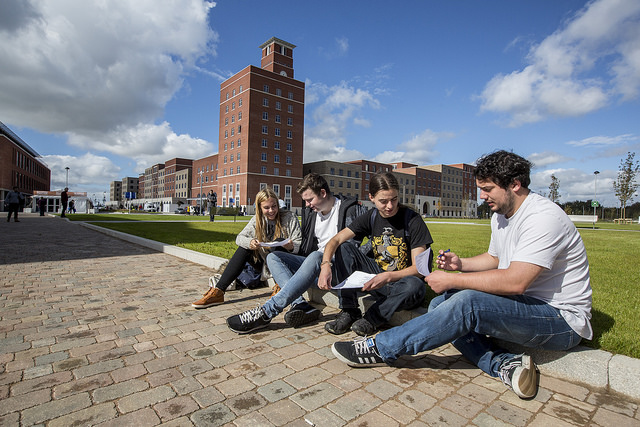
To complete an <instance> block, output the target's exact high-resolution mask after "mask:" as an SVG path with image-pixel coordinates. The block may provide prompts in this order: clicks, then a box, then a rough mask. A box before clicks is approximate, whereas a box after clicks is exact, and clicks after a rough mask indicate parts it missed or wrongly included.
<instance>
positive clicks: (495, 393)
mask: <svg viewBox="0 0 640 427" xmlns="http://www.w3.org/2000/svg"><path fill="white" fill-rule="evenodd" d="M0 227H1V228H0V236H2V237H1V241H0V284H1V286H0V425H2V426H4V425H7V426H14V425H15V426H17V425H24V426H26V425H38V424H39V425H47V426H70V425H83V426H84V425H100V426H108V425H113V426H123V425H136V426H153V425H159V424H163V425H175V426H189V425H195V426H216V425H237V426H251V425H255V426H283V425H291V426H308V425H309V423H313V424H315V425H316V426H343V425H348V426H364V425H376V426H379V425H382V426H397V425H410V426H427V425H445V424H446V425H460V426H462V425H478V426H501V425H516V426H549V425H554V426H575V425H594V426H613V425H615V426H633V425H640V411H639V410H638V403H639V402H636V401H633V400H630V399H629V398H625V397H623V396H620V395H615V394H613V393H610V392H608V391H606V390H601V389H595V388H593V387H591V386H589V385H585V384H573V383H570V382H567V381H564V380H558V379H555V378H551V377H542V378H541V381H540V391H539V393H538V395H537V397H536V398H535V399H533V400H530V401H524V400H520V399H518V398H517V397H516V396H515V395H514V394H513V393H512V392H511V391H508V390H507V389H506V388H505V387H504V386H503V385H502V383H501V382H500V381H499V380H496V379H494V378H490V377H488V376H486V375H484V374H483V373H482V372H480V371H479V370H478V369H477V368H475V367H474V366H471V365H470V364H468V363H467V362H466V361H465V359H464V358H462V357H461V356H460V355H459V354H458V353H457V351H456V350H455V349H454V348H453V347H451V346H445V347H442V348H439V349H437V350H435V351H431V352H428V353H425V354H422V355H420V356H417V357H410V358H403V359H402V361H401V364H402V367H400V368H394V367H379V368H374V369H352V368H349V367H347V366H346V365H344V364H343V363H341V362H339V361H337V360H336V359H335V357H334V356H333V355H332V353H331V349H330V346H331V343H332V342H333V341H334V340H335V337H333V336H330V335H328V334H327V333H326V332H325V331H324V329H323V324H324V322H325V321H326V320H328V319H332V318H333V317H334V316H335V315H336V311H335V310H333V309H329V308H325V309H324V310H323V317H322V318H321V321H320V322H319V323H317V324H315V325H311V326H308V327H304V328H300V329H290V328H287V327H285V324H284V321H283V319H282V317H279V318H277V319H276V320H274V321H273V322H272V324H271V325H270V326H269V327H268V329H265V330H261V331H259V332H257V333H254V334H250V335H244V336H241V335H237V334H235V333H233V332H230V331H229V330H228V329H227V327H226V325H225V318H226V317H227V316H229V315H232V314H235V313H238V312H240V311H243V310H246V309H249V308H251V307H254V306H256V305H257V304H259V303H261V302H263V301H264V300H265V299H266V298H267V296H268V292H267V291H266V290H264V289H263V290H254V291H246V290H245V291H234V292H229V293H228V296H229V299H230V302H229V303H227V304H225V305H222V306H218V307H213V308H210V309H207V310H194V309H192V308H191V306H190V303H191V302H192V301H193V300H195V299H197V298H198V297H199V296H200V295H201V294H202V293H203V292H204V290H205V288H206V286H207V277H208V276H209V274H210V272H209V271H207V269H206V268H204V267H202V266H200V265H196V264H192V263H189V262H186V261H183V260H180V259H178V258H174V257H172V256H169V255H165V254H161V253H157V252H153V251H151V250H149V249H146V248H142V247H139V246H136V245H133V244H130V243H125V242H122V241H120V240H117V239H114V238H110V237H107V236H104V235H102V234H100V233H96V232H94V231H92V230H88V229H86V228H84V227H81V226H79V225H78V224H73V223H68V222H66V221H63V220H60V219H58V218H50V217H38V216H32V215H28V214H26V215H22V216H21V222H20V223H17V224H16V223H13V222H11V223H6V222H4V221H2V222H1V223H0ZM231 238H232V237H231ZM351 337H352V335H347V336H345V338H351Z"/></svg>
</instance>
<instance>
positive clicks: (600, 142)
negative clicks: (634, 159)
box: [567, 134, 640, 147]
mask: <svg viewBox="0 0 640 427" xmlns="http://www.w3.org/2000/svg"><path fill="white" fill-rule="evenodd" d="M638 139H640V138H638V137H637V136H635V135H632V134H624V135H618V136H603V135H599V136H592V137H589V138H585V139H582V140H580V141H569V142H567V144H568V145H573V146H574V147H585V146H609V145H620V144H627V143H633V142H636V141H638Z"/></svg>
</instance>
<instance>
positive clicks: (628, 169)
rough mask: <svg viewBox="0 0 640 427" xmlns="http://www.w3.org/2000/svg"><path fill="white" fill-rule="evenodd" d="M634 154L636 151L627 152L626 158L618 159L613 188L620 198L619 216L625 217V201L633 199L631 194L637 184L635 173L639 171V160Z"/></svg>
mask: <svg viewBox="0 0 640 427" xmlns="http://www.w3.org/2000/svg"><path fill="white" fill-rule="evenodd" d="M635 156H636V153H632V152H630V151H629V152H627V158H626V159H625V160H621V161H620V168H619V170H620V172H618V178H617V179H616V180H615V181H613V190H614V191H615V193H616V197H617V198H618V200H620V208H622V215H621V216H620V217H621V218H626V216H625V214H626V212H625V209H626V207H627V203H628V202H630V201H633V196H634V194H635V192H636V190H637V189H638V185H639V184H638V183H636V175H637V174H638V171H640V162H638V161H637V160H634V158H635Z"/></svg>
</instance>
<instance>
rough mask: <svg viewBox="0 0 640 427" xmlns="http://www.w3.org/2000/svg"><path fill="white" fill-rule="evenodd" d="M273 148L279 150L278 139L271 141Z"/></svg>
mask: <svg viewBox="0 0 640 427" xmlns="http://www.w3.org/2000/svg"><path fill="white" fill-rule="evenodd" d="M273 148H274V149H276V150H279V149H280V141H274V142H273Z"/></svg>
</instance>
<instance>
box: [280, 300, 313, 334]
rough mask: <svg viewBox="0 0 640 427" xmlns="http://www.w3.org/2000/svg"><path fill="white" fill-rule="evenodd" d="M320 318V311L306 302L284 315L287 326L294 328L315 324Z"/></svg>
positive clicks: (295, 306)
mask: <svg viewBox="0 0 640 427" xmlns="http://www.w3.org/2000/svg"><path fill="white" fill-rule="evenodd" d="M319 317H320V310H318V309H317V308H315V307H314V306H312V305H311V304H309V303H307V302H304V303H300V304H297V305H294V306H293V307H291V309H290V310H289V311H287V312H286V313H285V315H284V321H285V322H286V324H287V325H289V326H292V327H294V328H299V327H300V326H304V325H307V324H309V323H311V322H315V321H316V320H318V318H319Z"/></svg>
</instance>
